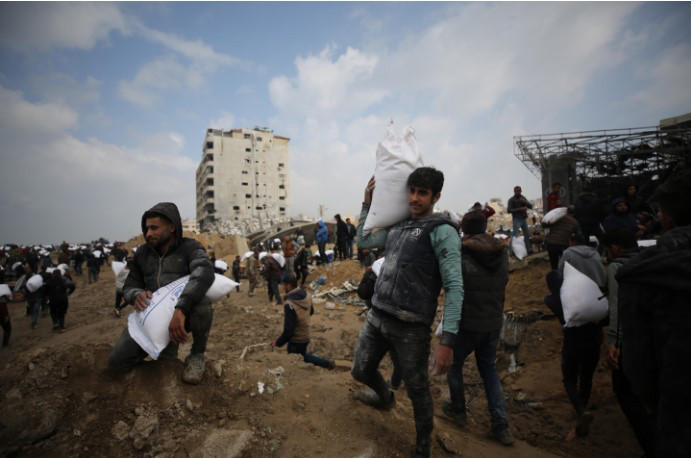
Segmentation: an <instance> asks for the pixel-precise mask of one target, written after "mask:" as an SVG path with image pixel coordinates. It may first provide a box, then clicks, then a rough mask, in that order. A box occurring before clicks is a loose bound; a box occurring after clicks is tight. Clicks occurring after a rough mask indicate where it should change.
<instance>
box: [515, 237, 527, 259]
mask: <svg viewBox="0 0 691 458" xmlns="http://www.w3.org/2000/svg"><path fill="white" fill-rule="evenodd" d="M511 251H513V254H514V256H516V257H517V258H518V259H519V260H522V259H523V258H525V257H526V256H528V249H527V248H526V247H525V240H523V236H522V235H520V236H518V237H514V238H512V239H511Z"/></svg>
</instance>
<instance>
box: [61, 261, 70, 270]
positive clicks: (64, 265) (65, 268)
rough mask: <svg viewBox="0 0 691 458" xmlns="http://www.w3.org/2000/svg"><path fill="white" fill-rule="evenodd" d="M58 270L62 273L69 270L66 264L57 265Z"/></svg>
mask: <svg viewBox="0 0 691 458" xmlns="http://www.w3.org/2000/svg"><path fill="white" fill-rule="evenodd" d="M58 269H60V270H62V271H63V272H64V271H67V270H70V266H68V265H67V264H64V263H63V264H58Z"/></svg>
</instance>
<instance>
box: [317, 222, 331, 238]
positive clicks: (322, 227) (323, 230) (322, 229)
mask: <svg viewBox="0 0 691 458" xmlns="http://www.w3.org/2000/svg"><path fill="white" fill-rule="evenodd" d="M317 226H319V229H317V233H316V234H315V238H316V239H317V242H319V243H326V242H327V241H328V240H329V229H328V228H327V227H326V224H324V221H321V220H320V221H317Z"/></svg>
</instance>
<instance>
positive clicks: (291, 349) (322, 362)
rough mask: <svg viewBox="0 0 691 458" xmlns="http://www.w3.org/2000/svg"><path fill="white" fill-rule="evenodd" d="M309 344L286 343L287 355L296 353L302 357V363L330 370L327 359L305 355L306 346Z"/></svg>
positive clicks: (309, 354) (329, 363)
mask: <svg viewBox="0 0 691 458" xmlns="http://www.w3.org/2000/svg"><path fill="white" fill-rule="evenodd" d="M308 344H309V342H305V343H293V342H288V353H298V354H301V355H302V359H303V361H305V362H306V363H310V364H314V365H315V366H319V367H324V368H326V369H329V368H331V361H329V360H328V359H324V358H320V357H319V356H315V355H313V354H311V353H307V345H308Z"/></svg>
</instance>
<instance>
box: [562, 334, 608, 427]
mask: <svg viewBox="0 0 691 458" xmlns="http://www.w3.org/2000/svg"><path fill="white" fill-rule="evenodd" d="M601 344H602V331H601V329H600V328H599V327H598V326H597V325H596V324H593V323H588V324H584V325H583V326H578V327H571V328H564V343H563V346H562V352H561V373H562V376H563V382H564V389H565V390H566V394H567V395H568V396H569V400H570V401H571V404H573V407H574V409H576V412H577V413H578V414H579V415H580V414H582V413H583V411H584V410H585V409H586V407H587V406H588V400H589V399H590V392H591V391H592V389H593V374H594V373H595V369H597V363H598V362H599V361H600V346H601Z"/></svg>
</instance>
